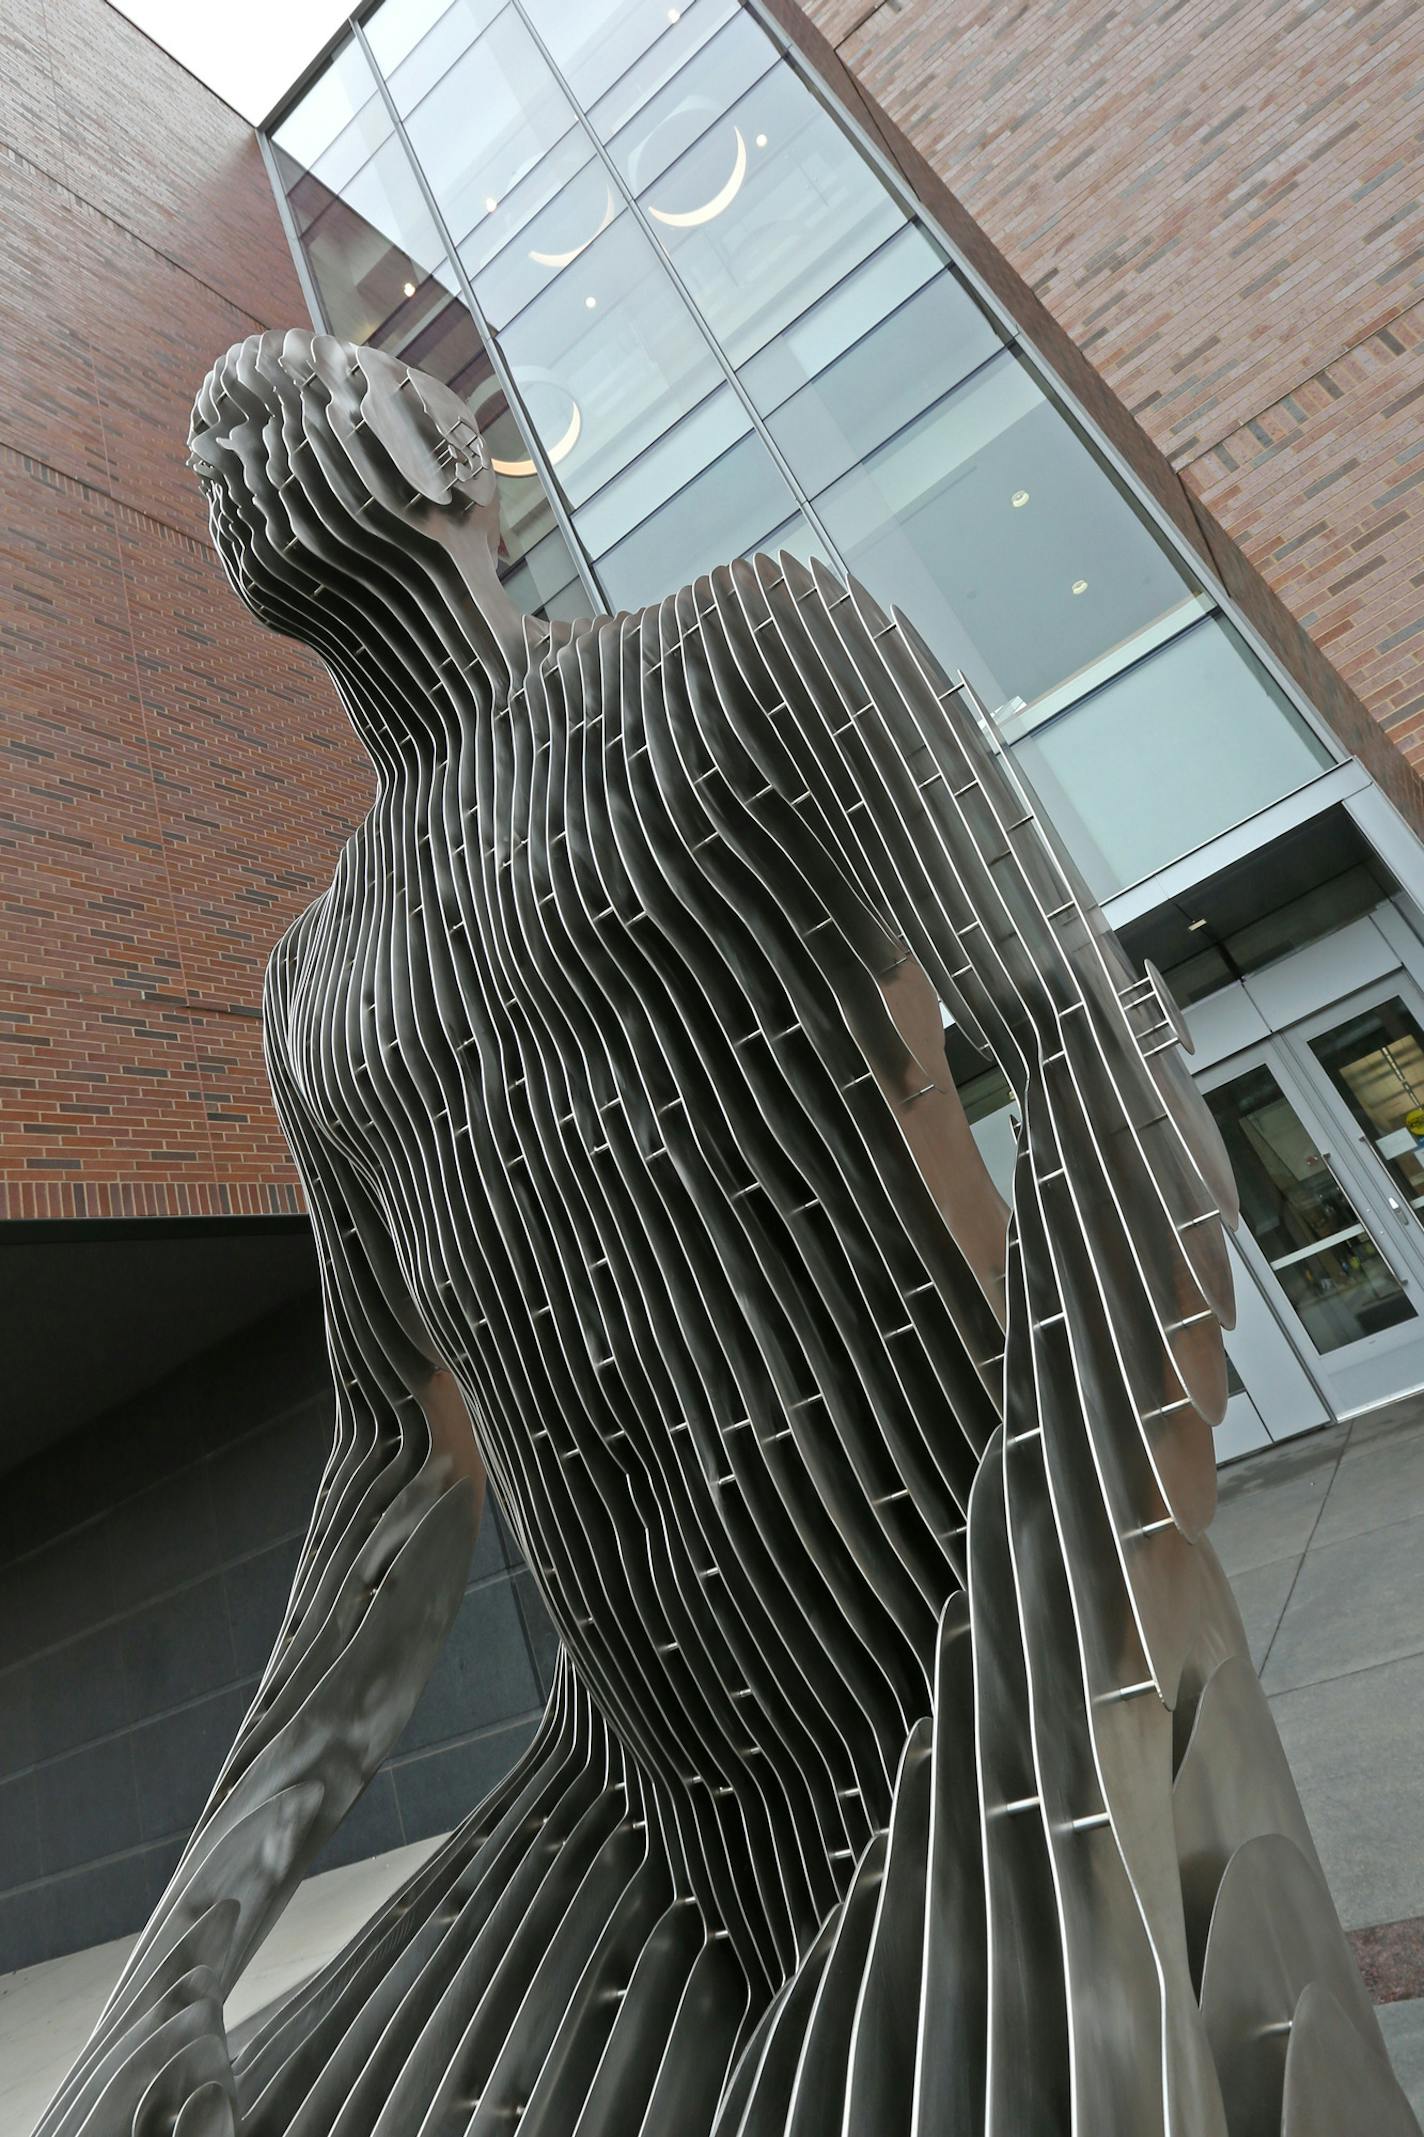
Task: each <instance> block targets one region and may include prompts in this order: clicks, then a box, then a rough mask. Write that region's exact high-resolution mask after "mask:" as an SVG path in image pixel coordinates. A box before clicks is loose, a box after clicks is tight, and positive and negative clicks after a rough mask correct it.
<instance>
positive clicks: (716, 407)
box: [578, 386, 751, 563]
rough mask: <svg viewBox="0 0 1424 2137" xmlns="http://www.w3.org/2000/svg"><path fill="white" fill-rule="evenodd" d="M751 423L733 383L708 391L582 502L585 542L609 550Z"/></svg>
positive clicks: (595, 550)
mask: <svg viewBox="0 0 1424 2137" xmlns="http://www.w3.org/2000/svg"><path fill="white" fill-rule="evenodd" d="M750 428H751V426H750V424H749V423H748V421H747V412H746V410H745V409H744V408H743V406H742V404H741V402H740V401H739V400H738V399H737V396H736V395H735V393H733V391H732V389H731V387H730V386H719V387H718V388H717V390H716V392H715V393H709V394H708V396H707V398H706V400H705V401H703V402H702V404H701V406H700V407H697V408H694V409H693V411H692V413H691V415H689V416H684V417H683V419H682V421H681V422H680V423H678V424H675V425H674V427H673V428H672V429H671V430H670V431H669V432H668V433H667V434H666V436H665V437H662V438H660V439H659V440H658V441H657V443H656V444H655V445H650V446H649V447H648V450H647V451H646V452H645V453H640V454H639V455H638V457H637V459H636V460H635V461H634V462H633V463H632V465H631V467H627V468H625V469H624V470H623V473H622V474H621V475H615V476H614V478H613V480H612V482H609V483H605V484H604V486H603V488H602V489H601V490H600V491H599V492H598V495H597V496H596V497H595V498H593V499H592V500H591V501H590V502H589V503H588V504H586V505H583V506H581V507H580V510H579V514H578V526H579V533H580V534H581V535H582V537H583V542H584V547H585V548H586V549H587V550H588V551H589V553H590V554H591V555H593V556H602V555H603V554H605V552H606V551H608V550H610V549H611V548H612V547H613V546H614V544H615V543H616V542H620V541H621V540H622V539H623V536H624V535H625V534H628V533H630V532H631V530H632V529H633V528H634V527H636V526H637V525H638V524H639V522H640V521H642V520H645V519H646V518H647V517H648V515H649V514H650V513H652V512H656V511H657V510H658V507H659V506H660V505H663V504H665V503H666V502H667V500H668V499H669V498H670V497H675V496H676V495H677V493H678V491H679V490H682V489H685V488H686V486H687V484H688V483H689V482H691V481H692V479H693V477H694V476H696V475H700V474H701V472H702V470H703V468H705V467H708V466H710V464H711V463H712V461H714V460H716V459H717V458H718V457H719V455H721V454H722V453H724V452H726V451H727V449H728V448H729V447H730V446H732V445H735V443H736V442H737V440H738V438H740V437H743V436H744V435H745V433H746V432H747V431H748V430H749V429H750ZM722 561H723V562H724V563H725V561H726V559H725V558H723V560H722Z"/></svg>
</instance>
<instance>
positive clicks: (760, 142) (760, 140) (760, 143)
mask: <svg viewBox="0 0 1424 2137" xmlns="http://www.w3.org/2000/svg"><path fill="white" fill-rule="evenodd" d="M756 145H757V147H758V148H765V147H766V135H765V134H758V135H757V137H756Z"/></svg>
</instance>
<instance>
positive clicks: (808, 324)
mask: <svg viewBox="0 0 1424 2137" xmlns="http://www.w3.org/2000/svg"><path fill="white" fill-rule="evenodd" d="M943 271H944V262H943V260H942V259H941V258H940V256H939V254H938V253H937V252H936V251H935V249H934V247H933V245H931V243H930V241H929V239H928V238H927V237H926V236H925V234H924V232H923V231H922V230H917V229H916V228H915V226H914V225H913V223H907V224H906V225H905V227H904V229H903V230H899V231H897V232H896V234H895V236H894V237H892V238H891V239H890V240H889V241H888V243H886V244H884V245H882V246H881V247H880V249H879V251H878V252H875V253H872V255H871V257H870V258H869V259H868V260H865V261H863V262H862V264H861V265H860V266H859V267H857V268H856V269H855V270H854V272H853V273H851V274H848V275H847V276H846V277H845V279H844V281H842V282H838V283H837V284H836V286H835V288H834V289H832V290H830V291H828V293H827V294H826V295H825V296H824V297H822V299H821V300H820V302H819V304H814V305H812V307H811V309H810V310H809V311H808V312H803V313H802V315H801V317H800V318H799V319H795V320H793V321H792V323H791V324H790V325H789V326H788V327H786V328H784V329H783V330H782V332H781V333H780V334H778V335H777V336H776V338H775V340H774V341H770V342H768V343H767V345H766V347H765V348H764V349H762V350H760V351H759V353H758V354H757V355H755V356H754V357H752V359H751V361H750V362H749V363H746V364H744V365H743V366H742V384H743V385H744V386H745V387H746V389H747V391H748V393H749V394H750V395H751V397H752V400H753V402H754V403H755V405H756V406H757V407H758V408H759V409H761V410H762V412H763V414H766V415H769V414H770V413H771V412H772V410H773V409H776V408H779V407H780V406H781V404H782V402H783V401H786V400H789V399H790V398H791V395H792V394H793V393H795V392H796V391H797V389H798V388H799V387H801V386H804V385H806V384H807V383H808V382H809V381H810V380H811V379H813V378H818V377H819V376H820V374H821V373H822V372H823V371H824V370H825V368H826V366H827V365H828V364H832V363H834V362H835V359H836V358H837V357H838V356H840V355H842V354H843V353H844V352H845V350H847V349H849V348H851V347H852V346H853V345H854V344H855V343H856V342H858V341H859V340H860V338H861V336H862V335H863V334H865V333H868V332H869V330H870V329H871V328H872V327H873V326H875V325H877V324H878V323H879V321H880V320H882V319H887V318H888V317H889V316H890V314H891V312H893V311H897V310H898V309H899V307H900V306H901V305H902V304H903V303H904V302H905V300H906V298H907V297H912V296H913V295H914V293H915V291H916V290H917V289H922V288H923V287H924V285H925V283H926V282H931V281H933V280H934V278H935V276H936V275H938V274H941V273H943ZM997 346H998V338H997V336H995V337H994V339H993V340H992V341H991V342H990V343H989V344H988V347H987V348H986V351H985V353H986V354H988V353H989V352H990V351H991V350H992V349H994V348H996V347H997ZM923 368H924V366H923V360H921V362H920V363H919V364H917V369H923ZM951 383H953V381H952V380H946V379H944V378H941V379H940V381H939V391H940V392H943V391H944V388H945V386H946V384H951ZM886 435H887V432H886V431H884V430H882V431H881V433H880V435H879V437H877V438H876V440H875V443H876V444H877V445H878V444H879V443H880V442H881V439H882V438H884V437H885V436H886Z"/></svg>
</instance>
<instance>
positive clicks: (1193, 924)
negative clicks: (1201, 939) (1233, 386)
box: [1187, 920, 1206, 935]
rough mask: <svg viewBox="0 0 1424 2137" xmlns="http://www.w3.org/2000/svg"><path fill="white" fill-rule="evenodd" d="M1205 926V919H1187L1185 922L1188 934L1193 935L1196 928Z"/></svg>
mask: <svg viewBox="0 0 1424 2137" xmlns="http://www.w3.org/2000/svg"><path fill="white" fill-rule="evenodd" d="M1205 926H1206V921H1205V920H1189V921H1188V922H1187V933H1188V934H1189V935H1195V933H1196V931H1197V929H1198V928H1204V927H1205Z"/></svg>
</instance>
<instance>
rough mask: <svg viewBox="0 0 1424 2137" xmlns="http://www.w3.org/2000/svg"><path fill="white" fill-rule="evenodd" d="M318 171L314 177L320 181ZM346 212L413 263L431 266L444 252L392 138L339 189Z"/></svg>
mask: <svg viewBox="0 0 1424 2137" xmlns="http://www.w3.org/2000/svg"><path fill="white" fill-rule="evenodd" d="M320 175H321V173H320V171H319V170H318V171H317V172H314V173H313V176H316V177H319V176H320ZM341 197H342V199H343V200H344V201H345V202H346V205H347V206H348V207H349V208H353V209H354V210H355V212H356V213H357V214H358V215H360V216H363V217H364V218H365V220H366V221H367V222H368V223H370V224H371V226H372V228H373V229H376V230H379V231H381V232H383V234H384V235H385V236H386V237H388V238H391V239H392V240H393V241H394V242H395V243H396V244H398V245H401V246H403V247H404V249H405V250H406V252H407V253H409V255H410V257H411V258H412V259H414V260H423V261H426V262H428V263H430V264H431V265H432V266H433V264H434V263H435V261H436V260H438V259H439V258H440V256H441V254H442V253H443V251H444V247H443V245H442V244H441V242H440V237H439V233H438V231H437V230H436V227H435V221H434V218H433V216H432V215H431V213H430V210H429V208H428V207H427V206H426V204H425V195H424V194H423V193H422V192H421V190H420V184H419V181H418V179H417V178H416V175H415V172H414V171H413V170H412V169H411V163H410V158H409V156H407V154H406V152H405V148H404V145H403V144H402V143H401V142H400V141H397V140H396V138H395V136H394V135H391V136H390V137H389V138H388V139H387V140H386V141H385V142H384V143H383V144H382V146H381V147H380V148H378V149H377V151H376V153H375V155H374V156H372V157H371V158H370V159H369V160H368V161H367V162H366V163H363V164H362V166H361V168H360V170H359V171H357V172H356V173H355V174H354V176H353V177H351V178H348V179H347V181H346V183H345V184H344V185H343V186H342V187H341Z"/></svg>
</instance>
